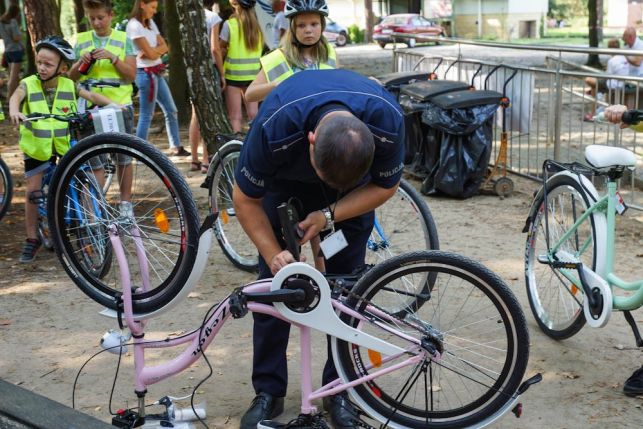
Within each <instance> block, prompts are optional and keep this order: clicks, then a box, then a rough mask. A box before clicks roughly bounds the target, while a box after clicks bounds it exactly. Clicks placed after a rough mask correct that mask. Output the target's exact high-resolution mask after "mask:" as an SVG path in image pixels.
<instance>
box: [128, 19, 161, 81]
mask: <svg viewBox="0 0 643 429" xmlns="http://www.w3.org/2000/svg"><path fill="white" fill-rule="evenodd" d="M125 32H126V33H127V37H129V38H130V39H132V42H134V50H135V51H136V67H137V68H139V69H141V68H144V67H152V66H155V65H157V64H161V63H162V62H163V61H162V60H161V59H160V58H157V59H155V60H150V59H148V58H141V53H142V51H141V50H140V49H138V47H137V46H136V39H140V38H142V37H145V40H147V43H148V44H149V45H150V47H151V48H155V47H156V45H157V38H156V36H158V35H159V34H161V33H160V32H159V29H158V27H157V26H156V24H155V23H154V21H153V20H151V19H150V28H146V27H145V26H143V24H142V23H141V22H140V21H139V20H138V19H136V18H132V19H130V20H129V21H128V22H127V28H126V29H125Z"/></svg>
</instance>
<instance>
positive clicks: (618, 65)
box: [605, 55, 630, 89]
mask: <svg viewBox="0 0 643 429" xmlns="http://www.w3.org/2000/svg"><path fill="white" fill-rule="evenodd" d="M606 71H607V74H616V75H622V76H627V75H629V74H630V63H628V62H627V58H625V55H614V56H613V57H612V58H610V59H609V61H608V62H607V70H606ZM605 84H606V85H607V87H608V88H610V89H620V88H623V86H624V82H623V81H622V80H616V79H607V82H605Z"/></svg>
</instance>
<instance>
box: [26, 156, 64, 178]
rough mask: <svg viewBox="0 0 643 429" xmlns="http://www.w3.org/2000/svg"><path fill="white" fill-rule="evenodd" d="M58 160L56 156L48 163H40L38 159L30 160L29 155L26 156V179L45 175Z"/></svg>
mask: <svg viewBox="0 0 643 429" xmlns="http://www.w3.org/2000/svg"><path fill="white" fill-rule="evenodd" d="M56 158H57V157H56V155H54V156H52V157H51V158H50V159H48V160H47V161H40V160H38V159H33V158H29V157H28V156H27V155H25V158H24V163H25V177H26V178H29V177H33V176H35V175H36V174H40V173H44V172H45V171H47V170H48V169H49V168H50V167H51V166H53V165H56Z"/></svg>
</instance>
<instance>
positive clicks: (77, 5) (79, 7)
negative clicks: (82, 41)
mask: <svg viewBox="0 0 643 429" xmlns="http://www.w3.org/2000/svg"><path fill="white" fill-rule="evenodd" d="M74 16H75V17H76V31H78V32H79V33H82V32H84V31H87V23H86V22H84V21H83V18H85V9H84V8H83V0H74Z"/></svg>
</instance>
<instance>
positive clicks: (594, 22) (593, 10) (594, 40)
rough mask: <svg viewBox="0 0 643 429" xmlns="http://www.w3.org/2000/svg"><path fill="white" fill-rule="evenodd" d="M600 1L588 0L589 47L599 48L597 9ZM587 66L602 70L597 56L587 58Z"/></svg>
mask: <svg viewBox="0 0 643 429" xmlns="http://www.w3.org/2000/svg"><path fill="white" fill-rule="evenodd" d="M597 2H598V0H588V1H587V11H588V12H589V16H588V26H589V47H590V48H597V47H598V9H597V7H596V6H597ZM587 65H588V66H590V67H595V68H601V62H600V60H599V58H598V55H596V54H590V55H588V56H587Z"/></svg>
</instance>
